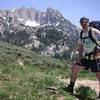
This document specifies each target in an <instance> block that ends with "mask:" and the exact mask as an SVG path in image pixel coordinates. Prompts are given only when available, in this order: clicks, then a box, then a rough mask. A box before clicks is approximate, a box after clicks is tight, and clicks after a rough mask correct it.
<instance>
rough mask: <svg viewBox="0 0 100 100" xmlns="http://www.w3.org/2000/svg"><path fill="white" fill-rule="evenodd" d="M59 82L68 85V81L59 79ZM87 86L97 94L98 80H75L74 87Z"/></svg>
mask: <svg viewBox="0 0 100 100" xmlns="http://www.w3.org/2000/svg"><path fill="white" fill-rule="evenodd" d="M60 81H63V82H64V83H68V84H69V81H70V80H69V79H60ZM80 85H83V86H89V87H91V88H92V89H95V91H96V92H97V93H98V92H99V82H98V80H96V81H93V80H77V81H76V83H75V87H77V86H80Z"/></svg>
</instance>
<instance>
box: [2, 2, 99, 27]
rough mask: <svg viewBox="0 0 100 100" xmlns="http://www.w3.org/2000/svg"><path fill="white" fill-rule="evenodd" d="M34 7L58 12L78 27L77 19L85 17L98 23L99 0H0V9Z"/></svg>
mask: <svg viewBox="0 0 100 100" xmlns="http://www.w3.org/2000/svg"><path fill="white" fill-rule="evenodd" d="M22 6H25V7H32V6H33V7H35V8H37V9H39V10H41V11H45V10H46V8H47V7H52V8H54V9H56V10H59V11H60V12H61V14H62V15H63V16H64V17H65V18H66V19H68V20H69V21H71V22H72V23H73V24H75V25H77V26H79V19H80V17H82V16H87V17H89V18H90V20H99V21H100V14H99V13H100V11H99V10H100V0H0V9H9V8H18V7H22Z"/></svg>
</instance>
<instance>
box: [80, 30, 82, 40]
mask: <svg viewBox="0 0 100 100" xmlns="http://www.w3.org/2000/svg"><path fill="white" fill-rule="evenodd" d="M82 34H83V31H82V30H81V32H80V38H81V40H82Z"/></svg>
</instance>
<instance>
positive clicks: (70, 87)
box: [67, 65, 83, 94]
mask: <svg viewBox="0 0 100 100" xmlns="http://www.w3.org/2000/svg"><path fill="white" fill-rule="evenodd" d="M81 69H83V67H82V66H78V65H73V66H72V67H71V77H70V84H69V85H68V87H67V92H70V93H71V94H73V90H74V85H75V81H76V79H77V76H78V73H79V71H80V70H81Z"/></svg>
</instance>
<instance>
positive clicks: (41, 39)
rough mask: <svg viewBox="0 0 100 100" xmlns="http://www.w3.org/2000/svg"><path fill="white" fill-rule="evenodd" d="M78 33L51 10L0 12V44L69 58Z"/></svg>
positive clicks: (59, 14)
mask: <svg viewBox="0 0 100 100" xmlns="http://www.w3.org/2000/svg"><path fill="white" fill-rule="evenodd" d="M77 38H78V29H77V27H76V26H75V25H73V24H72V23H71V22H70V21H69V20H67V19H65V18H64V17H63V15H62V14H61V13H60V12H59V11H58V10H55V9H52V8H50V7H49V8H47V9H46V11H40V10H38V9H36V8H34V7H31V8H25V7H22V8H14V9H1V10H0V40H1V41H4V42H7V43H11V44H13V45H16V46H20V47H24V48H28V49H30V50H33V51H36V52H38V53H41V54H44V55H50V56H52V57H56V58H69V57H70V53H71V52H72V50H73V49H74V47H75V44H76V41H77Z"/></svg>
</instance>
